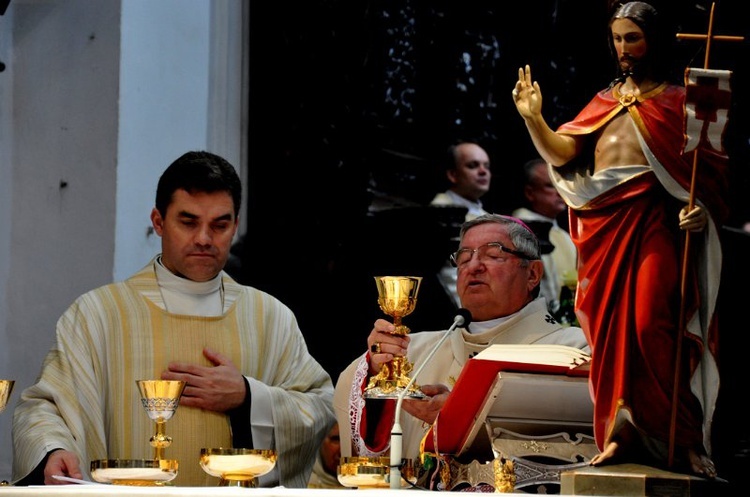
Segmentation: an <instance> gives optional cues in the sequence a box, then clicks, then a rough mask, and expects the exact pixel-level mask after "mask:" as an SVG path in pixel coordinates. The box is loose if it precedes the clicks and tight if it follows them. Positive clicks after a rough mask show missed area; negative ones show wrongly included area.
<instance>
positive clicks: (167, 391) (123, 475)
mask: <svg viewBox="0 0 750 497" xmlns="http://www.w3.org/2000/svg"><path fill="white" fill-rule="evenodd" d="M136 384H137V385H138V391H139V392H140V395H141V404H142V405H143V408H144V409H146V413H147V414H148V417H149V418H151V419H152V420H153V421H155V422H156V434H154V436H153V437H151V439H150V443H151V446H152V447H153V448H154V458H153V459H99V460H96V461H91V478H92V479H93V480H94V481H97V482H99V483H111V484H113V485H131V486H163V485H169V482H170V481H172V480H174V479H175V478H176V477H177V469H178V466H179V464H178V461H177V460H176V459H164V449H166V448H167V447H169V446H170V445H171V444H172V438H171V437H168V436H167V435H166V433H165V431H164V424H165V423H166V422H167V421H168V420H169V419H171V418H172V416H173V415H174V413H175V410H176V409H177V405H178V404H179V401H180V396H181V395H182V391H183V390H184V389H185V382H184V381H170V380H137V381H136Z"/></svg>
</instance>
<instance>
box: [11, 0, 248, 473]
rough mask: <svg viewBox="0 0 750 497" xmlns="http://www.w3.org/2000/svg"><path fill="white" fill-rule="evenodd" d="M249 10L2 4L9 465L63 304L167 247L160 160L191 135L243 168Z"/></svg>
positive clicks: (168, 0) (34, 1)
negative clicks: (13, 435) (14, 422)
mask: <svg viewBox="0 0 750 497" xmlns="http://www.w3.org/2000/svg"><path fill="white" fill-rule="evenodd" d="M94 5H95V6H96V8H92V6H94ZM242 11H243V5H242V2H241V1H240V0H213V1H206V0H159V1H158V2H154V1H151V0H96V1H94V0H46V1H43V2H40V1H38V0H12V1H11V3H10V5H9V7H8V10H7V11H6V13H5V15H3V16H0V60H1V61H3V62H4V63H5V64H6V66H7V68H6V70H5V71H4V72H2V73H0V174H1V175H2V180H0V343H1V344H2V345H3V346H0V361H1V362H0V377H2V378H8V379H15V380H16V387H15V390H14V392H13V395H12V397H11V405H10V406H9V408H8V409H7V410H6V411H5V412H3V413H2V414H0V479H10V474H11V460H12V457H11V444H10V421H11V417H12V410H13V409H12V407H13V404H15V403H16V402H17V400H18V398H19V396H20V394H21V391H22V390H23V389H24V388H26V387H27V386H29V385H30V384H31V383H33V381H34V380H35V378H36V375H37V374H38V372H39V369H40V366H41V364H42V360H43V358H44V355H45V354H46V352H47V350H48V349H49V347H50V345H51V343H52V340H53V338H54V326H55V322H56V321H57V318H58V317H59V315H60V314H61V313H62V312H63V311H64V310H65V308H66V307H67V306H68V305H70V303H71V302H72V301H73V299H75V298H76V297H77V296H78V295H80V294H81V293H83V292H85V291H87V290H89V289H91V288H94V287H96V286H99V285H101V284H104V283H108V282H110V281H112V280H119V279H122V278H124V277H126V276H127V275H129V274H130V273H132V272H133V271H134V270H136V269H138V268H140V267H141V266H142V265H143V264H145V263H146V262H147V261H148V260H149V259H150V258H151V257H153V255H154V254H155V253H156V252H157V251H158V247H159V240H158V237H155V236H147V229H148V227H149V214H150V210H151V207H152V206H153V199H154V193H155V188H156V181H157V179H158V176H159V174H160V173H161V171H162V170H163V169H164V168H165V167H166V166H167V165H169V163H170V162H171V161H172V160H174V159H175V158H176V157H177V156H179V155H180V154H182V153H183V152H185V151H187V150H192V149H205V150H210V151H213V152H216V153H219V154H221V155H224V156H225V157H226V158H227V159H228V160H229V161H230V162H232V163H233V164H234V165H235V166H237V167H238V168H239V169H240V170H241V171H242V170H243V167H242V164H240V162H239V161H240V158H241V157H243V156H244V153H243V151H242V143H243V140H242V136H243V131H242V124H243V123H242V121H241V119H242V118H241V115H242V112H241V108H242V95H241V84H237V83H235V81H242V80H243V67H242V57H241V54H242V49H241V43H242V39H243V37H242V32H241V28H242V19H243V15H242ZM229 82H231V83H229ZM217 95H218V97H217ZM209 130H210V132H209Z"/></svg>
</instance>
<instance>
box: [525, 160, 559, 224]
mask: <svg viewBox="0 0 750 497" xmlns="http://www.w3.org/2000/svg"><path fill="white" fill-rule="evenodd" d="M531 176H532V177H531V182H530V183H529V184H528V185H526V186H525V187H524V191H523V194H524V196H525V197H526V200H528V202H529V207H530V208H531V210H532V211H534V212H537V213H539V214H541V215H542V216H544V217H548V218H550V219H555V218H556V217H557V216H558V215H559V214H560V213H561V212H563V211H564V210H565V209H566V208H567V206H566V205H565V201H563V199H562V197H561V196H560V194H559V193H557V189H556V188H555V186H554V185H553V184H552V180H551V179H550V177H549V170H548V169H547V164H546V163H545V162H539V163H538V164H537V165H536V166H534V169H533V171H532V175H531Z"/></svg>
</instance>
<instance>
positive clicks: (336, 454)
mask: <svg viewBox="0 0 750 497" xmlns="http://www.w3.org/2000/svg"><path fill="white" fill-rule="evenodd" d="M320 456H321V458H322V460H323V466H324V467H325V469H326V471H327V472H328V473H330V474H332V475H335V474H336V472H337V470H338V466H339V462H340V461H341V440H340V438H339V425H337V424H336V425H333V428H331V431H329V432H328V435H326V437H325V438H324V439H323V443H322V444H321V446H320Z"/></svg>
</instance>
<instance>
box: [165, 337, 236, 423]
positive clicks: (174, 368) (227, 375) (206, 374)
mask: <svg viewBox="0 0 750 497" xmlns="http://www.w3.org/2000/svg"><path fill="white" fill-rule="evenodd" d="M203 355H204V356H205V357H206V358H207V359H208V360H209V361H211V363H212V364H213V366H199V365H197V364H189V363H184V362H171V363H169V366H168V369H167V370H166V371H164V372H163V373H162V374H161V379H162V380H182V381H184V382H185V383H186V385H185V390H184V391H183V393H182V397H180V406H187V407H199V408H201V409H208V410H210V411H219V412H225V411H228V410H230V409H234V408H236V407H238V406H240V405H241V404H242V403H243V402H244V400H245V395H246V390H245V379H244V377H243V376H242V374H241V373H240V371H239V369H237V367H236V366H235V365H234V363H233V362H232V361H231V360H230V359H229V358H228V357H227V356H225V355H224V354H220V353H218V352H214V351H212V350H210V349H204V350H203Z"/></svg>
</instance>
